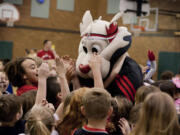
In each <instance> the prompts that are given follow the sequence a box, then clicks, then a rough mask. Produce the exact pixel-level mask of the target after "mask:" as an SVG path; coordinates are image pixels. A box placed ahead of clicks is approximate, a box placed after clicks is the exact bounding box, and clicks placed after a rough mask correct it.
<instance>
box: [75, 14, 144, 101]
mask: <svg viewBox="0 0 180 135" xmlns="http://www.w3.org/2000/svg"><path fill="white" fill-rule="evenodd" d="M121 15H122V13H118V14H116V15H115V16H114V18H113V19H112V20H111V21H110V22H107V21H104V20H101V17H99V19H97V20H94V21H93V19H92V16H91V13H90V11H86V12H85V14H84V16H83V19H82V22H81V23H80V33H81V37H82V39H81V41H80V44H79V55H78V58H77V61H76V71H77V73H78V76H79V80H80V84H81V86H88V87H92V86H94V84H93V79H92V78H93V75H92V71H91V68H90V66H89V64H88V61H89V59H90V56H91V54H92V53H94V52H96V53H97V54H99V55H100V56H101V57H102V60H101V64H102V66H101V74H102V78H103V83H104V87H105V88H106V89H107V90H108V91H109V92H110V93H111V95H112V96H116V95H123V96H125V97H127V98H128V99H129V100H131V101H134V96H135V93H136V90H137V88H138V87H139V86H141V85H142V83H143V76H142V72H141V69H140V67H139V66H138V64H137V63H136V62H135V61H134V60H132V59H131V58H130V57H129V56H128V54H127V50H128V49H129V47H130V45H131V33H129V32H128V31H127V28H126V27H118V25H117V20H118V19H119V18H120V17H121Z"/></svg>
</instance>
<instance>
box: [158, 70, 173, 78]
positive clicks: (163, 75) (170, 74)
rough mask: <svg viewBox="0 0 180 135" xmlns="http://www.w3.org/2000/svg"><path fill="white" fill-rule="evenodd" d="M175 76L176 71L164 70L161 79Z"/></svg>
mask: <svg viewBox="0 0 180 135" xmlns="http://www.w3.org/2000/svg"><path fill="white" fill-rule="evenodd" d="M173 76H174V73H173V72H171V71H168V70H167V71H164V72H162V73H161V76H160V79H161V80H171V79H172V78H173Z"/></svg>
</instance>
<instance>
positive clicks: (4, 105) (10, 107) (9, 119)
mask: <svg viewBox="0 0 180 135" xmlns="http://www.w3.org/2000/svg"><path fill="white" fill-rule="evenodd" d="M22 114H23V111H22V106H21V104H20V100H19V97H17V96H15V95H11V94H7V95H3V96H0V123H1V124H6V125H8V123H15V122H16V121H18V120H19V119H21V117H22Z"/></svg>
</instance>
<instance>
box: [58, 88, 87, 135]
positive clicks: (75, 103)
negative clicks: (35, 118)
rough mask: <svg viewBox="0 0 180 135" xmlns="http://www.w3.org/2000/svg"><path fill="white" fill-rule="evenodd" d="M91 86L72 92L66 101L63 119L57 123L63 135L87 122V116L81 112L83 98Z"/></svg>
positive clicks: (67, 134)
mask: <svg viewBox="0 0 180 135" xmlns="http://www.w3.org/2000/svg"><path fill="white" fill-rule="evenodd" d="M89 90H90V88H86V87H84V88H80V89H77V90H75V91H73V92H71V93H70V94H69V95H68V96H67V97H66V99H65V101H64V107H63V121H62V122H59V123H58V125H57V130H58V132H59V134H61V135H69V134H71V132H72V131H73V130H74V129H76V128H81V127H82V126H83V124H85V123H86V121H87V120H86V118H85V117H84V115H83V114H82V113H81V106H82V99H83V96H84V94H85V92H86V91H89Z"/></svg>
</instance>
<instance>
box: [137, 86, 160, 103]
mask: <svg viewBox="0 0 180 135" xmlns="http://www.w3.org/2000/svg"><path fill="white" fill-rule="evenodd" d="M154 92H160V89H159V88H158V87H156V86H152V85H150V86H141V87H140V88H138V90H137V92H136V95H135V103H136V104H138V103H142V102H143V101H144V100H145V98H146V97H147V96H148V95H149V94H150V93H154Z"/></svg>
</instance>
